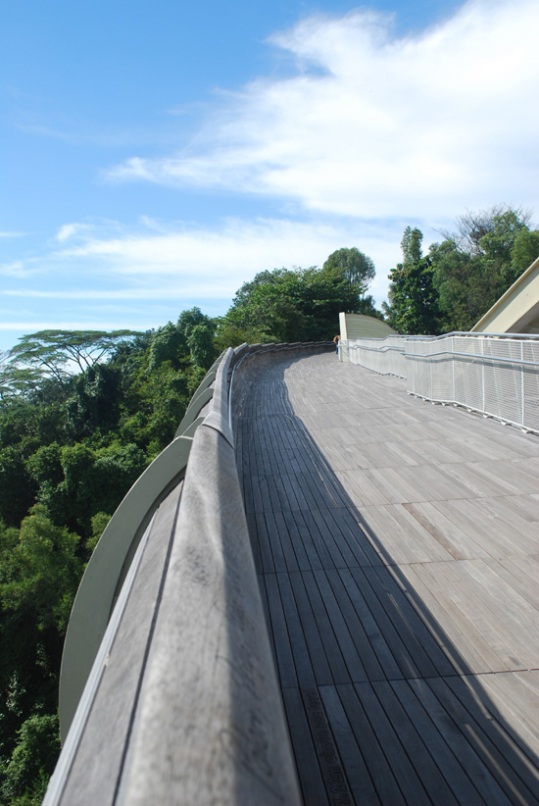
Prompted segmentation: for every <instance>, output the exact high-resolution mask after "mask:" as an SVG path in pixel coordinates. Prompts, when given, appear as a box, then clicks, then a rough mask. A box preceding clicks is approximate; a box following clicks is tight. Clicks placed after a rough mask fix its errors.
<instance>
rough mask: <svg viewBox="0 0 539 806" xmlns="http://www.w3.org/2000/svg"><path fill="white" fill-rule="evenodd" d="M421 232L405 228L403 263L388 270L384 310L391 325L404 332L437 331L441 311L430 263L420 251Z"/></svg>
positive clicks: (425, 332)
mask: <svg viewBox="0 0 539 806" xmlns="http://www.w3.org/2000/svg"><path fill="white" fill-rule="evenodd" d="M422 242H423V233H422V232H421V230H419V229H417V227H414V228H413V229H412V227H406V229H405V231H404V235H403V237H402V241H401V247H402V253H403V262H402V263H398V264H397V265H396V266H395V268H394V269H391V271H390V273H389V281H390V286H389V293H388V299H389V305H384V310H385V313H386V316H387V319H388V322H389V324H390V325H391V327H393V328H395V330H397V331H398V332H399V333H405V334H416V333H423V334H428V333H432V334H436V333H438V332H439V320H440V311H439V306H438V299H437V292H436V290H435V288H434V284H433V269H432V262H431V260H430V258H429V257H425V256H423V253H422V248H421V247H422Z"/></svg>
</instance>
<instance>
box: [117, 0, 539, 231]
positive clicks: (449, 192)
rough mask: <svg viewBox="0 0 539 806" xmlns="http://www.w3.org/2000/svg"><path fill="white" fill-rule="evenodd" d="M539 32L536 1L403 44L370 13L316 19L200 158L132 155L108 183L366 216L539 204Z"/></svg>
mask: <svg viewBox="0 0 539 806" xmlns="http://www.w3.org/2000/svg"><path fill="white" fill-rule="evenodd" d="M538 34H539V5H538V4H537V2H536V0H510V2H509V1H508V0H476V1H475V2H473V1H472V2H468V3H467V4H465V5H464V6H463V7H462V8H461V9H460V10H459V11H458V12H457V13H456V14H455V15H454V16H452V17H451V18H449V19H447V20H446V21H444V22H443V23H441V24H440V25H438V26H436V27H434V28H432V29H429V30H426V31H424V32H422V33H420V34H417V35H415V36H408V37H406V38H401V39H399V38H396V37H395V36H393V34H392V27H391V18H390V17H387V16H382V15H380V14H376V13H374V12H369V11H361V10H360V11H355V12H353V13H351V14H349V15H347V16H345V17H339V18H336V17H333V18H331V17H321V16H314V17H310V18H308V19H306V20H304V21H303V22H301V23H299V24H298V25H297V26H296V27H294V28H293V29H291V30H289V31H286V32H284V33H281V34H278V35H275V36H274V37H272V40H271V41H272V43H273V44H274V45H275V46H276V47H277V48H279V49H281V50H282V51H285V52H287V53H288V54H291V55H292V56H293V57H294V58H295V60H296V63H297V72H296V74H295V75H293V76H292V77H289V78H286V79H278V80H274V79H260V80H258V81H255V82H253V83H251V84H250V85H248V86H246V87H245V88H244V89H243V91H242V92H241V93H237V94H236V95H230V96H228V99H227V100H226V101H225V102H224V106H223V108H221V109H220V111H219V112H218V113H217V114H216V116H215V118H214V119H213V120H212V121H211V125H210V124H208V126H207V127H206V129H205V130H204V131H203V132H202V133H201V135H200V137H199V138H198V139H197V140H196V141H195V142H196V147H194V148H193V147H192V148H191V150H190V151H183V152H182V153H176V154H171V155H170V156H168V157H164V158H159V159H145V158H141V157H131V158H130V159H128V160H126V161H125V162H124V163H122V164H121V165H118V166H116V167H115V168H113V169H111V171H110V172H109V176H110V177H114V178H116V179H121V180H125V179H132V180H145V181H149V182H156V183H161V184H172V185H180V186H193V185H194V186H202V187H217V188H224V189H228V190H232V191H238V192H242V193H245V192H248V193H256V194H266V195H271V196H276V197H280V198H285V199H294V200H297V201H299V202H300V203H301V204H302V205H303V207H304V208H305V209H307V210H311V211H316V212H318V213H324V214H328V213H329V214H335V215H347V216H357V217H361V218H373V217H395V216H401V217H402V216H406V215H410V216H419V217H428V216H430V217H431V219H432V218H446V219H447V218H453V217H454V216H455V215H458V214H459V213H461V212H462V211H463V209H465V208H476V207H484V206H488V205H490V204H493V203H496V202H507V203H510V204H515V205H519V204H523V205H524V206H530V205H531V206H533V204H534V203H535V202H536V187H537V175H536V171H537V161H536V159H535V149H536V143H537V142H538V140H539V110H538V107H537V104H536V103H535V96H536V92H537V85H538V82H539V60H538V59H537V55H536V54H537V37H538ZM208 132H211V134H209V133H208Z"/></svg>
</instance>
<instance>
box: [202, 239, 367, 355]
mask: <svg viewBox="0 0 539 806" xmlns="http://www.w3.org/2000/svg"><path fill="white" fill-rule="evenodd" d="M371 266H372V263H371V262H369V259H368V258H365V256H363V255H361V253H359V252H358V251H357V250H348V249H343V250H338V252H335V253H333V255H331V256H330V257H329V258H328V260H327V261H326V263H325V264H324V267H323V268H322V269H317V268H316V267H311V268H309V269H274V270H273V271H264V272H260V273H259V274H257V275H256V276H255V277H254V279H253V280H252V281H250V282H248V283H244V284H243V286H242V287H241V288H240V290H239V291H238V292H237V294H236V296H235V298H234V301H233V305H232V308H231V309H230V310H229V312H228V314H227V316H226V317H225V321H223V320H221V321H220V322H219V323H218V336H217V344H218V347H219V348H224V347H226V346H227V344H226V341H227V340H228V341H229V343H230V344H232V345H233V346H235V345H236V344H240V343H242V342H244V341H248V342H251V343H253V342H270V341H273V342H296V341H318V340H324V339H331V338H333V336H334V335H335V331H336V329H337V328H338V322H339V313H340V312H341V311H352V312H355V311H359V310H361V307H362V304H365V301H364V300H363V299H362V295H363V293H364V290H365V282H364V281H365V279H366V278H368V277H369V276H370V275H371V271H372V269H371ZM370 303H371V304H372V300H370ZM368 304H369V303H367V305H368Z"/></svg>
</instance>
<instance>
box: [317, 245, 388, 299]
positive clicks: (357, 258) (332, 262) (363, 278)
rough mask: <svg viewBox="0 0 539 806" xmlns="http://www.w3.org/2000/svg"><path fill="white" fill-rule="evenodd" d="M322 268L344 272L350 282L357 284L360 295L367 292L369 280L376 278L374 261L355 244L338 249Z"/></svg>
mask: <svg viewBox="0 0 539 806" xmlns="http://www.w3.org/2000/svg"><path fill="white" fill-rule="evenodd" d="M322 268H323V269H325V270H330V269H338V270H339V271H340V272H342V274H343V276H344V277H345V278H346V279H347V280H348V282H349V283H351V284H352V285H355V286H357V288H358V296H361V295H363V294H364V293H365V292H366V290H367V288H368V285H369V280H372V279H374V275H375V268H374V263H373V262H372V260H371V259H370V257H367V255H364V254H363V252H360V251H359V249H357V248H356V247H355V246H353V247H352V248H351V249H346V248H343V249H337V251H336V252H333V253H332V254H331V255H330V256H329V257H328V259H327V260H326V262H325V263H324V265H323V267H322Z"/></svg>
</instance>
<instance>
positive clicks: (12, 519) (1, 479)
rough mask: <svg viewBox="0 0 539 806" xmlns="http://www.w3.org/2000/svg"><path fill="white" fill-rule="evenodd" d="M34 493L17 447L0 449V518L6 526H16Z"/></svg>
mask: <svg viewBox="0 0 539 806" xmlns="http://www.w3.org/2000/svg"><path fill="white" fill-rule="evenodd" d="M34 495H35V487H34V485H33V484H32V483H31V480H30V476H29V474H28V472H27V470H26V467H25V463H24V460H23V457H22V456H21V453H20V451H18V450H17V448H15V447H12V446H9V447H7V448H2V449H1V450H0V518H1V519H2V520H3V521H4V523H6V524H7V525H8V526H18V524H19V523H20V522H21V519H22V518H23V517H24V516H25V515H26V513H27V512H28V508H29V507H30V505H31V504H32V501H33V499H34Z"/></svg>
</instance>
